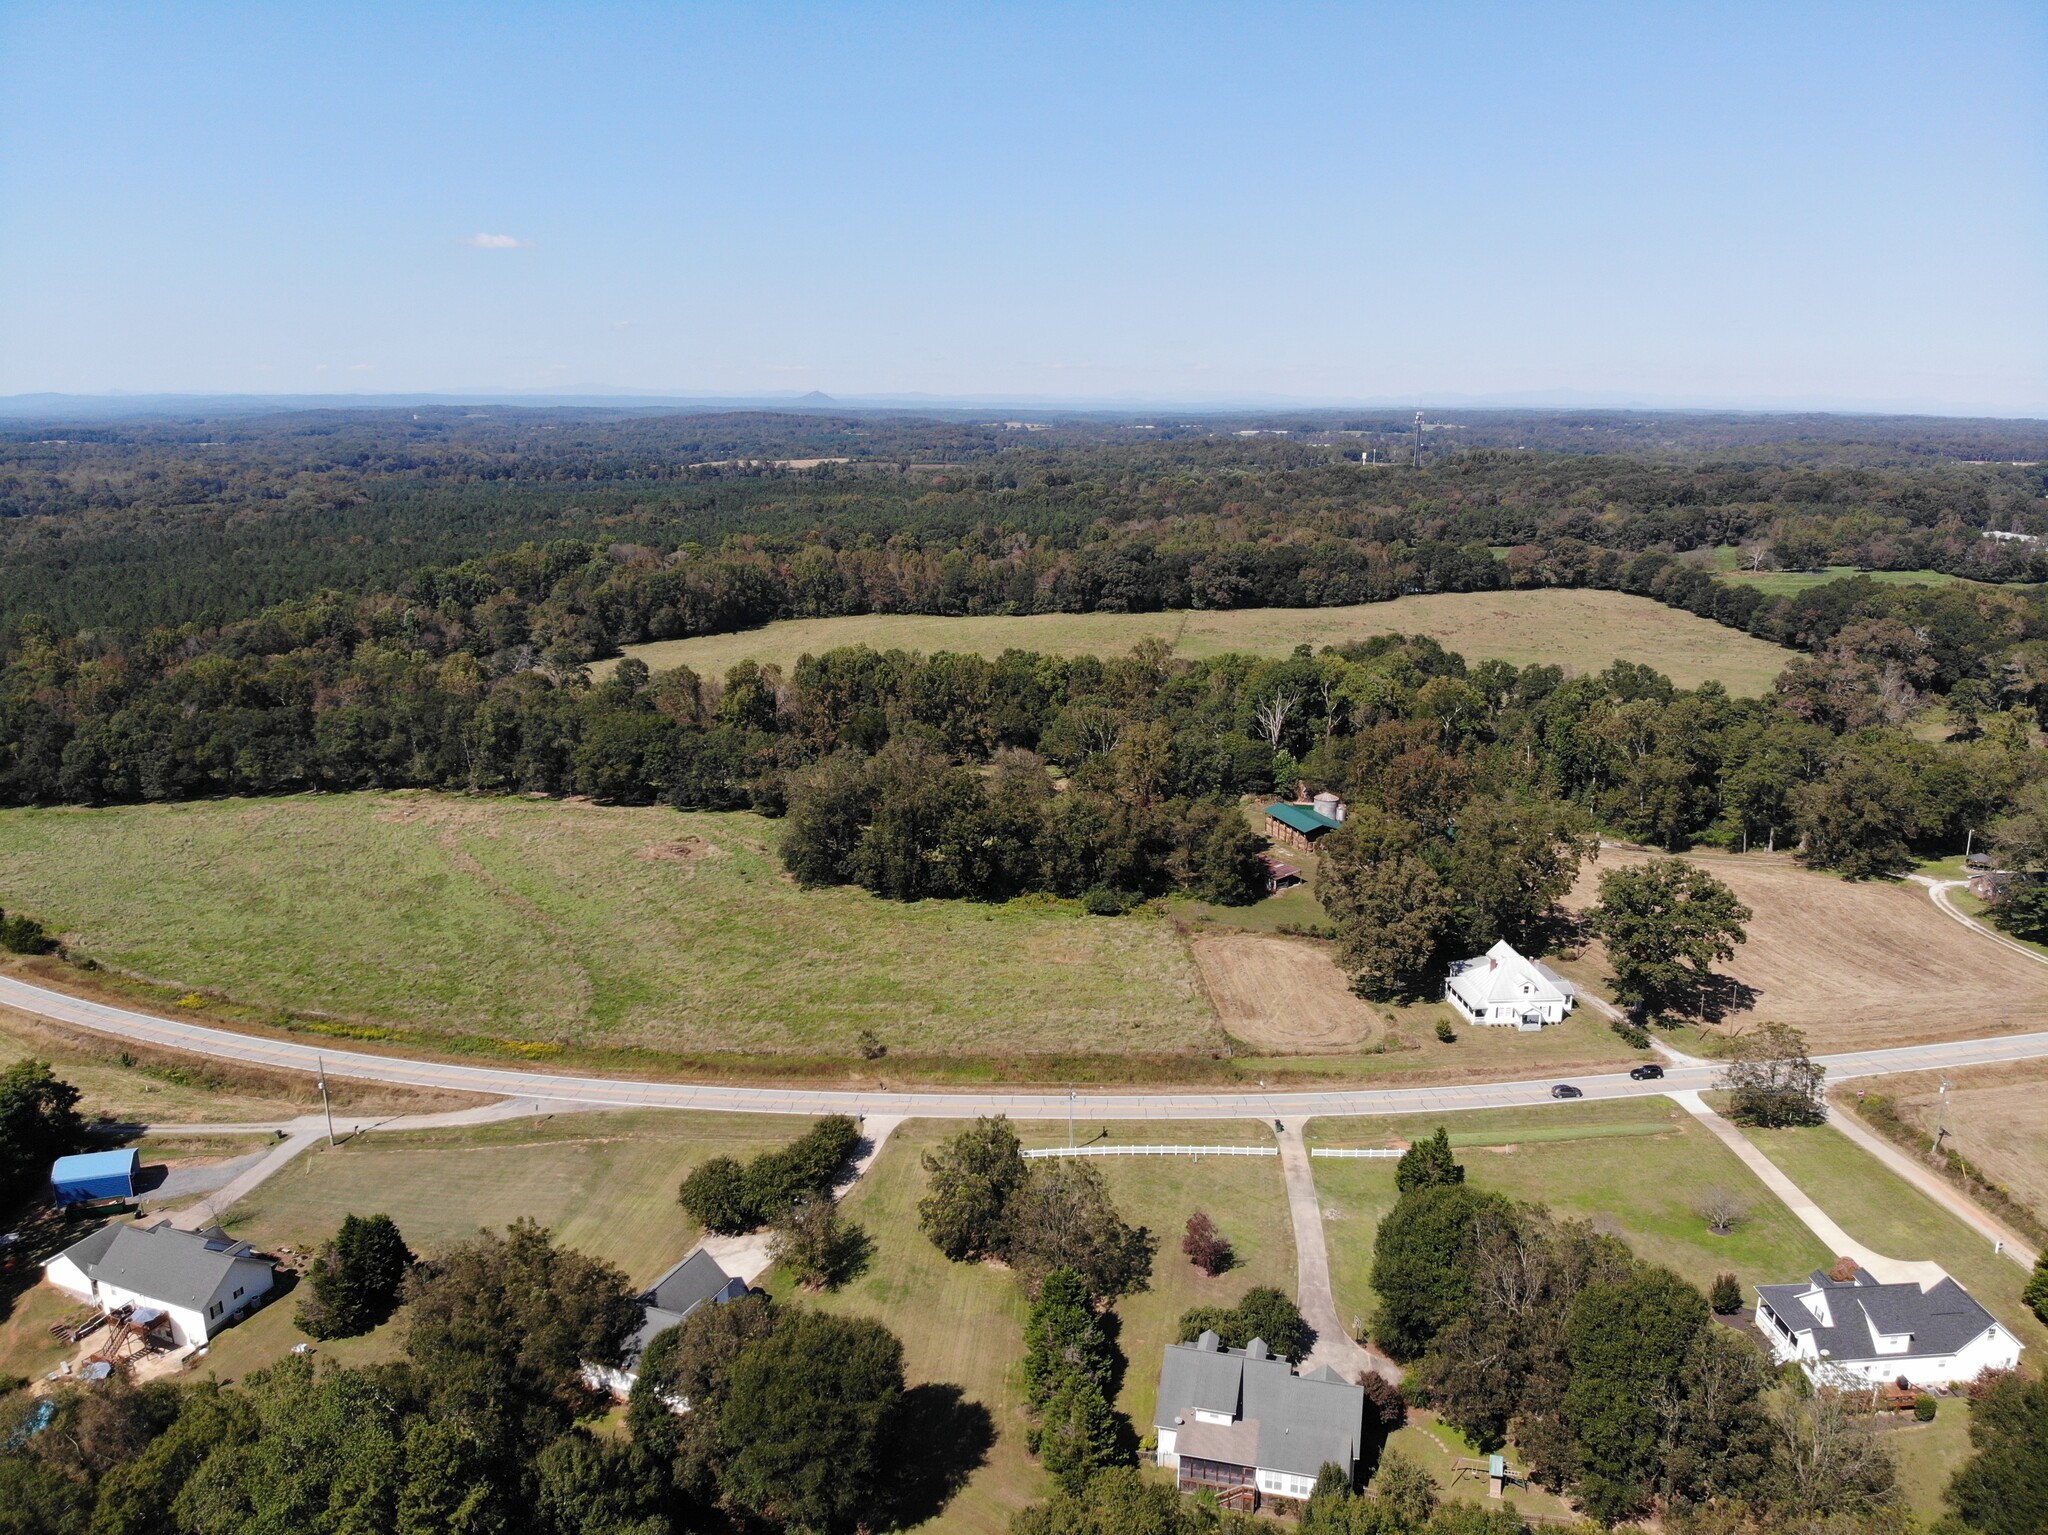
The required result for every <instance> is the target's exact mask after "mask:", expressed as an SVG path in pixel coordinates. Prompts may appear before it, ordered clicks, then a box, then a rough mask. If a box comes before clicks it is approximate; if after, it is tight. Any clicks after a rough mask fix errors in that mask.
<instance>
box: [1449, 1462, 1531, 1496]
mask: <svg viewBox="0 0 2048 1535" xmlns="http://www.w3.org/2000/svg"><path fill="white" fill-rule="evenodd" d="M1468 1476H1469V1477H1471V1478H1472V1480H1473V1481H1475V1482H1476V1481H1478V1480H1479V1479H1480V1478H1481V1477H1482V1476H1483V1477H1485V1478H1486V1495H1487V1496H1488V1497H1489V1498H1499V1497H1505V1496H1506V1495H1507V1490H1508V1489H1509V1488H1510V1487H1522V1488H1526V1487H1527V1486H1528V1485H1529V1478H1528V1477H1526V1476H1517V1475H1516V1474H1515V1473H1514V1472H1513V1471H1511V1470H1510V1469H1509V1468H1508V1458H1507V1456H1505V1455H1489V1456H1487V1457H1486V1458H1485V1459H1484V1460H1474V1459H1472V1458H1470V1457H1461V1458H1460V1459H1459V1461H1458V1463H1457V1466H1456V1467H1455V1468H1454V1469H1453V1471H1452V1473H1451V1481H1452V1482H1453V1483H1454V1484H1455V1483H1457V1482H1460V1481H1463V1480H1464V1479H1465V1478H1466V1477H1468Z"/></svg>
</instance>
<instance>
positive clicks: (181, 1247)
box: [43, 1220, 277, 1348]
mask: <svg viewBox="0 0 2048 1535" xmlns="http://www.w3.org/2000/svg"><path fill="white" fill-rule="evenodd" d="M43 1277H44V1278H45V1279H47V1280H49V1281H50V1283H51V1284H53V1285H55V1286H56V1287H57V1288H58V1289H60V1290H62V1291H63V1292H64V1293H65V1294H66V1295H74V1296H76V1297H77V1298H78V1299H80V1300H82V1301H87V1302H90V1303H91V1304H93V1305H96V1306H98V1307H99V1308H100V1309H101V1310H102V1311H114V1310H117V1309H119V1308H120V1307H122V1306H133V1307H134V1308H135V1314H136V1317H137V1319H138V1320H140V1319H141V1318H142V1317H143V1315H144V1314H145V1313H147V1312H150V1311H155V1312H159V1313H161V1316H160V1317H159V1318H158V1319H156V1322H155V1329H154V1330H156V1331H159V1332H162V1331H166V1330H167V1331H168V1332H169V1333H170V1335H171V1341H172V1343H173V1344H175V1345H176V1346H178V1347H181V1348H182V1347H187V1346H196V1345H198V1344H201V1343H204V1342H206V1341H207V1340H208V1339H210V1338H211V1337H213V1335H214V1334H215V1333H218V1332H219V1331H221V1329H223V1328H225V1327H231V1326H233V1325H234V1324H235V1323H236V1322H238V1321H240V1320H241V1318H242V1316H243V1315H244V1313H246V1312H247V1311H249V1310H250V1308H251V1307H254V1306H256V1305H258V1304H260V1303H261V1301H262V1298H263V1297H264V1296H266V1295H268V1294H269V1293H270V1290H271V1286H272V1285H274V1284H276V1282H277V1270H276V1268H275V1267H274V1266H273V1265H272V1264H271V1262H270V1260H269V1259H268V1258H263V1257H258V1256H257V1254H256V1250H255V1249H254V1248H253V1247H251V1246H250V1245H249V1244H248V1243H247V1242H238V1241H236V1240H235V1239H234V1238H233V1237H231V1236H229V1235H228V1234H227V1233H226V1232H225V1231H223V1230H221V1229H220V1227H218V1226H212V1227H208V1228H207V1229H206V1230H204V1231H180V1230H179V1229H178V1228H177V1227H175V1226H173V1225H172V1224H171V1223H170V1222H169V1221H168V1220H163V1221H158V1222H157V1223H156V1224H155V1225H154V1226H130V1225H123V1224H121V1223H118V1222H117V1223H115V1224H113V1225H110V1226H102V1227H101V1228H100V1229H99V1230H98V1231H95V1232H94V1233H93V1234H92V1235H91V1236H89V1237H87V1238H85V1240H84V1241H82V1242H74V1243H72V1245H71V1246H69V1247H67V1248H65V1249H64V1251H62V1252H61V1253H59V1254H57V1256H56V1257H54V1258H52V1259H51V1260H50V1261H49V1262H48V1263H45V1264H44V1265H43Z"/></svg>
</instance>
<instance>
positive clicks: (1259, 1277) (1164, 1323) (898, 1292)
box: [770, 1120, 1294, 1532]
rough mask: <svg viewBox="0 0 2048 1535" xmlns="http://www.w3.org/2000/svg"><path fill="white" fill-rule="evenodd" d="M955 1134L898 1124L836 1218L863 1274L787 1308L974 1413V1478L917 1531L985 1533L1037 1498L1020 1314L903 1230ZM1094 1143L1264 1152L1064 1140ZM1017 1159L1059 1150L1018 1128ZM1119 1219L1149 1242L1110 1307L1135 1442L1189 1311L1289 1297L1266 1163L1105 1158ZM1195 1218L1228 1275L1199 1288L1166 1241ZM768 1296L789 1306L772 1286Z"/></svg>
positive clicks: (972, 1268)
mask: <svg viewBox="0 0 2048 1535" xmlns="http://www.w3.org/2000/svg"><path fill="white" fill-rule="evenodd" d="M958 1128H959V1127H958V1126H956V1125H950V1124H944V1123H940V1122H937V1121H931V1120H924V1121H915V1120H914V1121H911V1122H910V1123H908V1124H905V1125H903V1126H902V1127H901V1128H900V1129H898V1130H897V1132H896V1133H895V1135H894V1136H892V1137H891V1139H890V1141H889V1144H888V1146H887V1147H886V1148H885V1149H884V1150H883V1152H882V1155H881V1156H880V1157H879V1158H877V1159H876V1162H875V1165H874V1167H873V1168H872V1169H870V1170H869V1173H868V1175H867V1177H866V1178H864V1179H862V1180H861V1183H860V1185H859V1186H858V1187H857V1188H855V1189H854V1190H853V1191H852V1192H851V1193H850V1194H849V1195H848V1196H847V1200H846V1213H847V1215H848V1217H849V1218H850V1219H853V1220H855V1221H858V1222H859V1223H860V1224H861V1225H862V1226H863V1227H865V1228H866V1230H867V1233H868V1235H869V1237H870V1238H872V1239H873V1241H874V1244H875V1249H874V1259H873V1262H872V1264H871V1265H870V1267H869V1269H868V1271H867V1272H866V1273H865V1274H864V1275H862V1276H861V1277H860V1278H858V1279H856V1280H855V1281H854V1282H853V1283H851V1284H849V1285H848V1286H846V1287H845V1288H844V1289H842V1290H840V1291H838V1292H837V1293H835V1294H831V1295H819V1296H800V1297H798V1298H797V1303H798V1304H802V1305H810V1306H816V1307H818V1308H819V1309H821V1310H830V1311H837V1312H843V1313H848V1314H852V1315H859V1316H870V1317H874V1318H875V1319H876V1320H878V1321H880V1322H882V1323H884V1324H885V1325H887V1326H888V1327H889V1328H891V1329H892V1330H893V1331H894V1332H895V1333H896V1335H897V1336H898V1337H900V1338H902V1339H903V1342H904V1350H905V1355H906V1363H907V1366H908V1370H909V1375H910V1379H911V1381H912V1382H913V1384H915V1383H918V1382H925V1381H930V1382H951V1383H954V1384H957V1385H958V1386H960V1387H961V1388H962V1389H963V1390H964V1392H965V1394H966V1396H967V1398H968V1399H969V1400H971V1401H976V1402H980V1403H981V1404H982V1405H983V1406H985V1407H986V1408H987V1409H988V1410H989V1413H990V1415H991V1416H992V1418H993V1419H994V1422H995V1428H996V1433H997V1438H996V1443H995V1447H994V1449H993V1450H992V1451H991V1452H990V1455H989V1459H988V1461H987V1463H986V1464H985V1465H984V1466H983V1467H982V1468H981V1469H980V1470H979V1471H978V1472H977V1473H976V1474H975V1475H974V1477H973V1478H972V1479H971V1480H970V1482H969V1483H968V1485H967V1487H966V1488H965V1489H964V1490H963V1491H962V1492H961V1493H960V1494H959V1495H958V1496H957V1497H956V1498H955V1499H954V1500H953V1502H952V1503H951V1504H950V1505H948V1507H947V1508H946V1510H945V1512H944V1514H943V1515H941V1516H940V1518H939V1519H937V1520H935V1521H933V1523H932V1525H931V1526H930V1527H931V1528H934V1529H936V1528H944V1529H945V1530H947V1531H953V1530H970V1531H990V1532H999V1531H1003V1530H1007V1529H1008V1528H1009V1521H1010V1516H1011V1515H1012V1514H1013V1513H1014V1512H1015V1511H1016V1510H1017V1509H1018V1508H1019V1507H1020V1506H1022V1505H1023V1504H1025V1503H1028V1502H1031V1501H1033V1500H1035V1499H1037V1498H1040V1497H1043V1496H1045V1495H1046V1493H1047V1491H1048V1490H1049V1488H1048V1484H1047V1482H1046V1480H1045V1478H1044V1475H1043V1473H1041V1472H1040V1471H1039V1470H1038V1468H1037V1466H1036V1465H1035V1464H1034V1463H1033V1462H1032V1460H1031V1459H1030V1457H1029V1455H1028V1454H1027V1453H1026V1452H1025V1449H1024V1429H1025V1424H1026V1419H1025V1417H1024V1411H1023V1401H1024V1397H1023V1391H1022V1387H1021V1384H1020V1382H1019V1380H1018V1378H1017V1367H1018V1363H1019V1361H1020V1360H1021V1359H1022V1357H1023V1349H1024V1344H1023V1327H1024V1313H1025V1310H1026V1305H1025V1301H1024V1297H1023V1292H1022V1289H1021V1287H1020V1286H1019V1284H1018V1282H1017V1279H1016V1277H1015V1276H1014V1275H1012V1274H1010V1273H1007V1272H1005V1271H1004V1270H1001V1269H997V1268H992V1267H987V1266H982V1265H968V1264H957V1263H949V1262H947V1261H946V1260H945V1259H944V1258H943V1257H941V1256H940V1255H939V1253H938V1251H937V1249H935V1248H934V1247H933V1246H932V1245H931V1243H930V1242H929V1241H927V1240H926V1239H925V1236H924V1234H923V1233H922V1232H921V1231H919V1230H918V1226H917V1202H918V1200H919V1199H920V1198H921V1197H922V1196H923V1193H924V1182H925V1178H924V1171H923V1169H922V1167H921V1166H920V1164H919V1156H920V1154H921V1153H922V1152H923V1151H925V1150H926V1149H927V1148H929V1147H931V1146H933V1145H935V1144H937V1143H938V1142H939V1141H941V1140H943V1139H945V1138H946V1137H947V1136H949V1135H952V1134H955V1133H957V1131H958ZM1104 1129H1108V1130H1110V1131H1111V1133H1112V1134H1113V1135H1114V1136H1115V1137H1116V1138H1117V1139H1118V1140H1119V1141H1120V1142H1122V1143H1125V1144H1129V1143H1132V1142H1143V1143H1147V1144H1166V1145H1173V1144H1202V1143H1207V1144H1213V1145H1234V1144H1262V1143H1263V1144H1265V1145H1271V1144H1272V1133H1271V1131H1270V1129H1267V1128H1264V1127H1262V1126H1261V1125H1259V1124H1256V1123H1250V1122H1244V1121H1237V1122H1230V1123H1224V1124H1207V1123H1193V1124H1176V1123H1170V1122H1169V1123H1156V1124H1152V1123H1148V1124H1144V1125H1129V1124H1117V1125H1114V1126H1104V1125H1101V1124H1086V1123H1084V1124H1078V1125H1077V1126H1076V1139H1077V1140H1079V1141H1081V1142H1083V1143H1089V1142H1092V1141H1095V1140H1099V1139H1100V1137H1101V1132H1102V1131H1103V1130H1104ZM1018 1132H1019V1135H1020V1137H1021V1138H1022V1139H1023V1140H1024V1141H1025V1143H1026V1144H1027V1145H1052V1144H1064V1143H1065V1141H1066V1127H1065V1126H1064V1125H1062V1126H1058V1127H1057V1128H1056V1129H1055V1127H1052V1126H1047V1125H1037V1124H1022V1125H1019V1126H1018ZM1095 1166H1096V1167H1098V1168H1099V1169H1100V1170H1101V1172H1102V1174H1103V1177H1104V1179H1105V1180H1106V1181H1107V1183H1108V1185H1109V1188H1110V1192H1111V1194H1112V1196H1113V1197H1114V1198H1115V1200H1116V1203H1117V1207H1118V1209H1120V1210H1121V1211H1122V1212H1123V1214H1124V1217H1125V1219H1127V1220H1130V1221H1132V1222H1134V1223H1136V1224H1140V1225H1144V1226H1147V1227H1149V1228H1151V1230H1152V1231H1153V1232H1154V1233H1155V1234H1156V1235H1157V1236H1158V1237H1159V1239H1160V1243H1159V1246H1160V1252H1159V1257H1158V1260H1157V1262H1156V1264H1155V1265H1154V1268H1153V1276H1152V1288H1151V1289H1150V1290H1148V1291H1146V1292H1144V1293H1141V1294H1138V1295H1134V1296H1130V1297H1128V1298H1126V1299H1125V1300H1124V1301H1123V1302H1122V1303H1121V1304H1119V1306H1118V1307H1117V1312H1118V1315H1119V1317H1120V1318H1121V1320H1122V1335H1121V1346H1122V1348H1123V1351H1124V1356H1125V1358H1126V1359H1127V1360H1128V1361H1129V1368H1128V1370H1127V1372H1126V1374H1125V1377H1124V1381H1123V1389H1122V1391H1121V1393H1120V1394H1119V1396H1118V1398H1117V1406H1118V1408H1119V1410H1121V1411H1123V1412H1125V1413H1127V1414H1128V1415H1129V1416H1130V1418H1131V1421H1132V1424H1133V1426H1134V1427H1135V1429H1136V1431H1137V1432H1138V1433H1139V1434H1140V1435H1141V1436H1142V1435H1143V1434H1146V1433H1148V1432H1150V1430H1151V1427H1152V1410H1153V1406H1154V1403H1155V1400H1156V1395H1157V1391H1158V1385H1159V1361H1160V1351H1161V1349H1162V1348H1163V1347H1164V1346H1165V1345H1166V1343H1168V1342H1169V1341H1171V1338H1172V1334H1173V1331H1174V1324H1175V1323H1176V1322H1178V1321H1179V1319H1180V1315H1181V1313H1182V1312H1183V1311H1185V1310H1187V1309H1188V1308H1189V1307H1190V1306H1195V1305H1209V1304H1222V1305H1228V1304H1231V1303H1233V1302H1234V1301H1235V1300H1236V1299H1237V1297H1238V1296H1239V1295H1241V1294H1243V1292H1244V1291H1245V1290H1247V1289H1249V1288H1250V1287H1251V1286H1253V1285H1255V1284H1270V1285H1274V1286H1277V1287H1278V1288H1280V1289H1282V1290H1284V1291H1285V1292H1286V1293H1288V1294H1289V1295H1292V1294H1293V1293H1294V1241H1293V1234H1292V1228H1291V1226H1290V1224H1289V1221H1288V1215H1287V1200H1286V1193H1285V1188H1284V1186H1283V1184H1282V1181H1281V1174H1280V1160H1279V1158H1278V1157H1238V1158H1222V1157H1214V1158H1205V1159H1203V1160H1202V1161H1199V1162H1193V1161H1189V1160H1186V1159H1182V1158H1177V1157H1176V1158H1166V1157H1160V1158H1151V1157H1132V1158H1122V1157H1105V1158H1102V1159H1100V1160H1098V1161H1097V1162H1096V1163H1095ZM1198 1208H1199V1209H1204V1210H1206V1211H1208V1213H1209V1215H1210V1217H1211V1218H1212V1219H1213V1220H1215V1222H1216V1223H1217V1225H1218V1227H1220V1228H1221V1229H1222V1231H1223V1232H1224V1233H1225V1234H1226V1235H1227V1236H1229V1237H1230V1239H1231V1241H1232V1242H1233V1243H1234V1244H1235V1245H1236V1248H1237V1252H1238V1258H1239V1264H1238V1267H1236V1268H1234V1269H1232V1270H1231V1271H1230V1272H1229V1273H1227V1274H1223V1275H1219V1276H1218V1277H1217V1278H1215V1279H1213V1280H1212V1279H1205V1278H1203V1277H1202V1276H1201V1275H1200V1274H1199V1273H1197V1272H1196V1270H1195V1269H1194V1267H1193V1265H1191V1264H1190V1263H1189V1262H1188V1261H1187V1259H1186V1258H1184V1257H1183V1256H1182V1255H1181V1251H1180V1237H1181V1232H1182V1230H1183V1228H1184V1227H1185V1226H1186V1224H1187V1218H1188V1216H1189V1215H1190V1214H1192V1213H1193V1212H1194V1211H1195V1210H1196V1209H1198ZM770 1288H771V1289H773V1290H774V1291H775V1292H776V1293H777V1294H778V1295H781V1296H783V1297H784V1298H789V1296H790V1285H789V1283H788V1279H787V1276H785V1275H782V1274H780V1273H777V1274H775V1275H773V1276H772V1277H771V1280H770Z"/></svg>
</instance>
